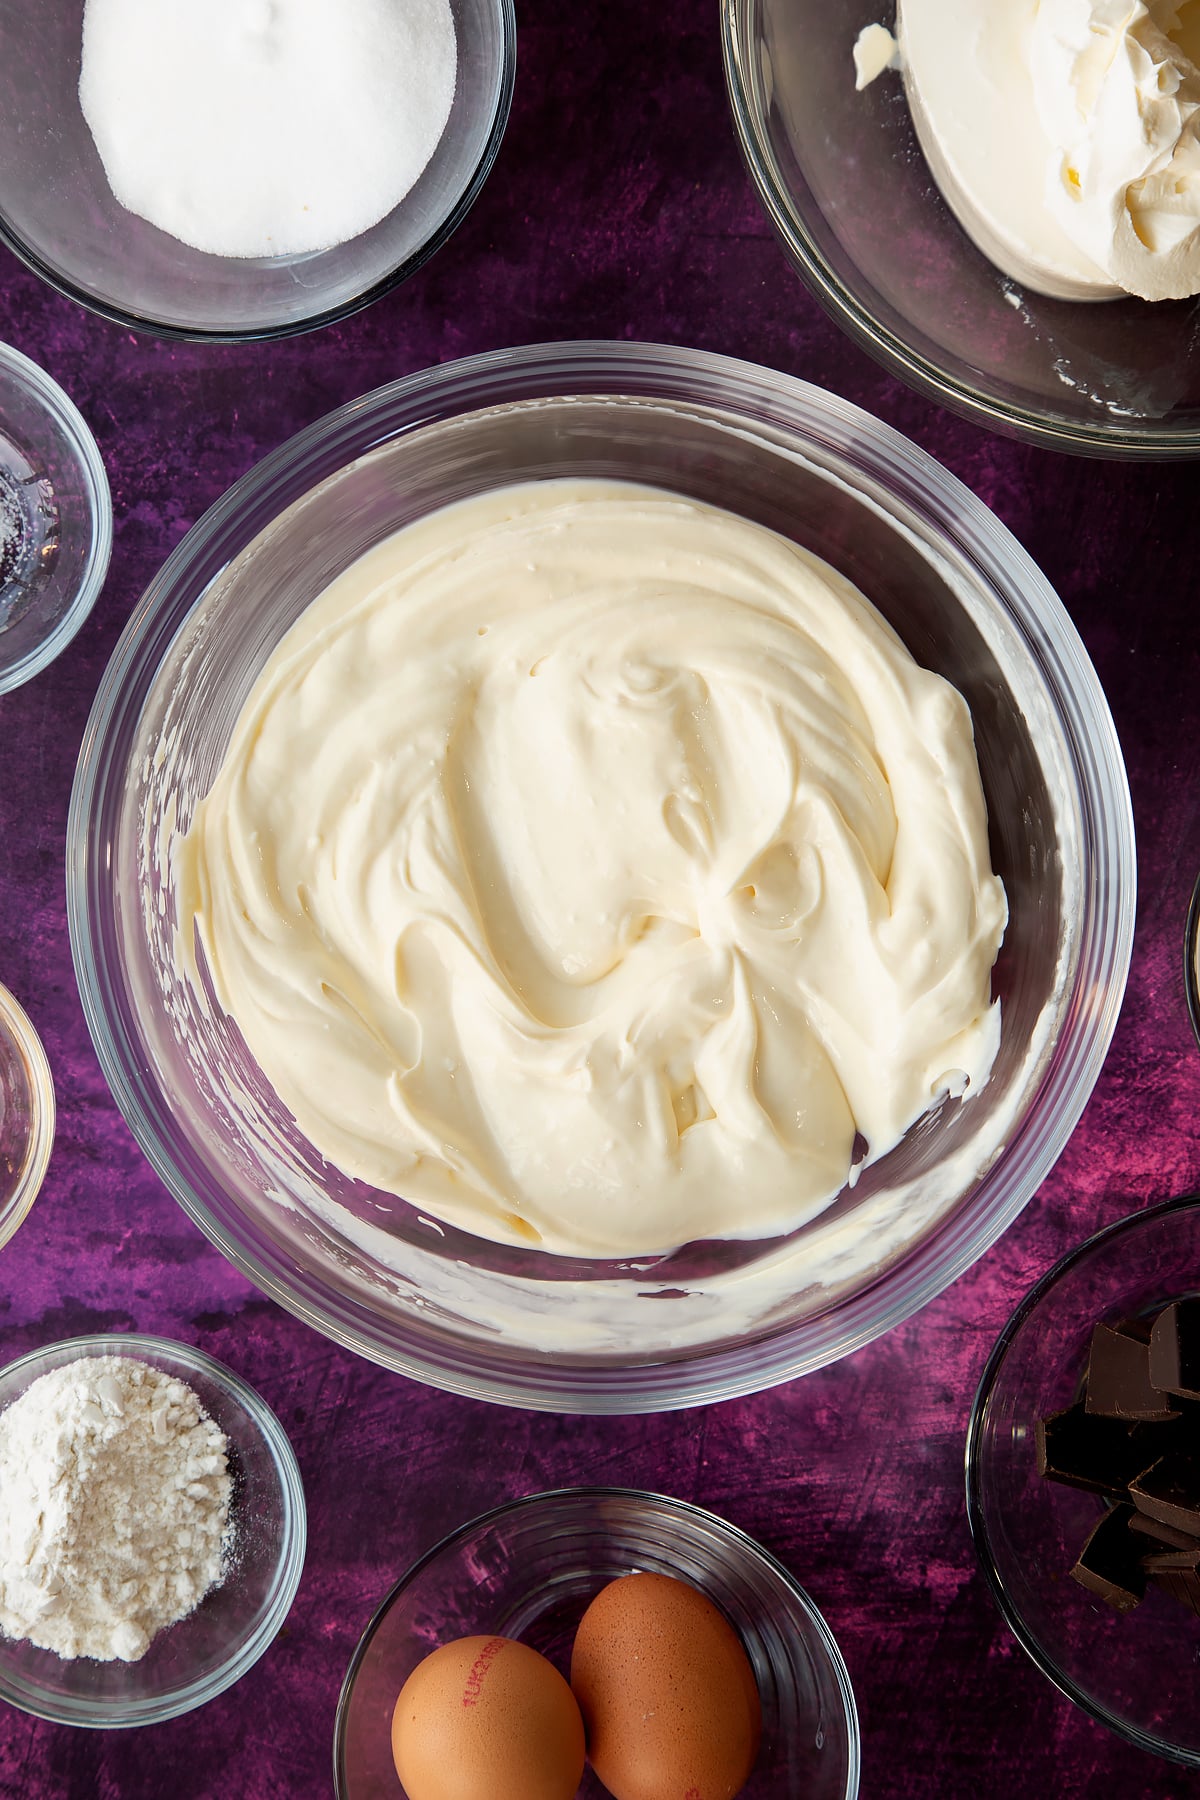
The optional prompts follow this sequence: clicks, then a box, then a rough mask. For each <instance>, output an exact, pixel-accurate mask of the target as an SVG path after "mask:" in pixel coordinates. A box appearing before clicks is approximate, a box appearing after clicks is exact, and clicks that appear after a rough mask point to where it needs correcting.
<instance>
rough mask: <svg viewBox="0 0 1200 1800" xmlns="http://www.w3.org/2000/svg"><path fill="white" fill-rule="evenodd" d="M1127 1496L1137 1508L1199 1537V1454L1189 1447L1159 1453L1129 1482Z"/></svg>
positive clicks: (1177, 1528) (1179, 1529)
mask: <svg viewBox="0 0 1200 1800" xmlns="http://www.w3.org/2000/svg"><path fill="white" fill-rule="evenodd" d="M1129 1498H1130V1499H1131V1500H1132V1501H1133V1504H1134V1505H1135V1506H1136V1507H1137V1509H1138V1511H1139V1512H1144V1513H1146V1514H1148V1515H1149V1517H1150V1518H1152V1519H1159V1520H1161V1521H1162V1523H1163V1524H1164V1525H1173V1526H1174V1527H1175V1529H1176V1531H1186V1532H1188V1533H1189V1535H1190V1536H1192V1537H1200V1457H1198V1456H1197V1455H1195V1453H1194V1452H1192V1451H1189V1450H1185V1451H1174V1452H1170V1453H1168V1454H1167V1455H1166V1456H1163V1457H1161V1458H1160V1459H1159V1461H1158V1462H1156V1463H1154V1464H1153V1465H1152V1467H1151V1468H1149V1469H1143V1470H1142V1472H1141V1474H1140V1475H1137V1476H1135V1478H1134V1479H1133V1480H1132V1481H1131V1482H1130V1483H1129Z"/></svg>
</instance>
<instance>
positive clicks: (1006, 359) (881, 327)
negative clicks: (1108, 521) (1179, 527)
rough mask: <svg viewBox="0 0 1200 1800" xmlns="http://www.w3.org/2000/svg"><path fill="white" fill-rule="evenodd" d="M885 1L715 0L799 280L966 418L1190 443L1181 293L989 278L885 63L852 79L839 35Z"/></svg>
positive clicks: (758, 163) (769, 209) (729, 75)
mask: <svg viewBox="0 0 1200 1800" xmlns="http://www.w3.org/2000/svg"><path fill="white" fill-rule="evenodd" d="M995 3H996V4H999V3H1000V0H995ZM895 12H896V8H895V4H894V0H843V3H842V4H840V5H837V6H830V5H828V4H827V3H826V0H721V22H722V40H723V45H724V54H725V72H726V81H727V85H728V89H729V97H730V104H731V107H732V110H733V119H734V126H735V130H736V132H737V136H738V140H739V142H740V144H741V148H742V153H743V155H744V157H745V159H746V164H747V167H748V169H749V171H750V176H751V179H752V180H753V182H754V184H755V187H756V188H757V190H758V194H759V198H760V200H761V201H762V204H763V206H764V208H765V209H766V213H767V216H768V218H769V219H770V220H771V222H772V224H773V225H774V227H775V229H776V230H777V232H778V233H779V236H780V237H781V239H782V241H783V244H784V247H785V249H786V250H787V252H788V255H789V256H790V258H791V260H792V262H793V263H794V264H795V266H796V268H797V269H798V270H799V272H800V274H801V275H802V277H803V278H804V280H805V281H806V282H807V284H808V286H809V287H810V288H811V289H812V291H813V293H814V294H815V295H816V297H817V299H818V300H820V302H821V303H822V305H823V306H824V307H825V309H826V311H827V312H829V313H830V314H831V315H832V317H833V318H834V319H835V320H836V321H837V322H838V324H840V325H842V326H843V327H844V328H845V329H846V330H847V331H849V333H850V335H851V336H852V337H854V338H856V339H857V340H858V342H859V343H860V344H861V345H862V346H863V347H864V349H866V350H869V351H870V352H871V353H872V354H873V355H874V356H876V357H877V358H878V359H879V360H880V361H881V362H882V363H883V364H884V365H885V366H886V367H887V368H889V369H891V370H892V371H893V372H894V373H895V374H897V375H899V376H900V377H901V378H902V379H903V380H905V381H908V382H911V383H912V385H913V386H914V387H917V388H919V389H921V391H922V392H924V393H926V394H928V395H930V396H931V397H932V398H933V399H935V400H938V401H941V403H942V404H943V405H945V406H950V407H953V408H954V410H955V411H956V412H960V413H964V414H965V415H966V416H967V417H968V418H971V419H974V420H976V422H977V423H979V424H982V425H986V426H989V427H990V428H992V429H993V430H997V431H1002V432H1005V433H1007V434H1009V435H1010V436H1014V437H1021V438H1026V439H1030V440H1032V441H1033V442H1035V443H1042V444H1048V445H1051V446H1052V447H1054V448H1056V449H1060V450H1072V451H1078V452H1082V453H1084V454H1089V455H1094V456H1119V457H1131V458H1132V457H1194V456H1200V333H1198V332H1197V330H1196V302H1195V301H1194V300H1193V301H1187V300H1180V301H1170V302H1168V301H1160V302H1157V303H1150V302H1147V301H1144V300H1135V299H1132V298H1130V299H1125V300H1118V301H1107V302H1103V303H1096V302H1073V301H1064V300H1049V299H1046V298H1045V297H1044V296H1042V295H1040V294H1035V293H1032V292H1030V291H1028V290H1027V289H1025V288H1023V287H1019V286H1018V285H1017V284H1016V283H1015V282H1014V281H1011V280H1010V279H1008V277H1006V276H1004V275H1002V274H1001V272H1000V271H999V270H998V269H997V268H995V267H994V266H993V264H992V263H990V262H989V261H988V259H987V258H986V257H985V256H984V255H983V253H982V251H980V250H977V249H976V248H975V245H974V244H973V243H972V241H971V239H970V238H969V237H968V236H967V234H966V232H965V231H964V230H963V228H962V226H961V225H960V224H959V223H958V220H957V219H956V218H955V217H954V214H953V213H952V212H951V211H950V208H949V207H948V206H947V205H946V203H945V201H944V200H943V199H942V197H941V195H940V193H939V192H938V189H937V186H936V184H935V182H934V180H933V177H932V175H931V174H930V172H929V169H928V166H927V165H926V162H925V158H924V156H923V155H922V153H921V149H920V146H919V145H918V143H917V137H916V133H915V131H914V129H913V124H912V119H911V117H910V115H909V110H908V102H907V100H906V99H905V96H904V88H903V83H902V81H901V78H900V76H899V75H897V74H887V75H883V76H881V77H879V79H878V80H876V81H875V82H874V83H873V84H872V86H871V87H869V88H867V89H866V90H865V91H864V92H862V93H856V92H855V87H854V66H853V62H852V51H853V46H854V40H855V38H856V37H857V36H858V33H859V31H860V30H861V29H862V27H863V26H864V25H872V24H876V23H879V22H880V21H882V22H883V23H884V24H886V25H891V24H892V23H893V22H894V19H895Z"/></svg>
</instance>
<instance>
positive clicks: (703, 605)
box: [174, 480, 1007, 1256]
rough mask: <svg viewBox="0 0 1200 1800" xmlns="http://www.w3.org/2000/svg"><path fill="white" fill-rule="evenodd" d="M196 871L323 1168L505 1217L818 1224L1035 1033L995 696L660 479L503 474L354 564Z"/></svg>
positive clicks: (628, 1226) (515, 1230)
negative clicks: (978, 693)
mask: <svg viewBox="0 0 1200 1800" xmlns="http://www.w3.org/2000/svg"><path fill="white" fill-rule="evenodd" d="M174 879H175V884H176V894H177V905H178V918H179V954H180V957H181V959H182V961H183V963H184V966H185V968H186V969H187V971H188V973H189V975H190V978H191V979H193V980H199V979H200V969H199V965H198V962H197V961H196V960H195V959H197V958H198V957H199V958H202V959H203V961H204V963H205V964H206V965H207V970H208V973H209V976H210V978H211V981H212V983H213V986H214V989H215V992H216V995H217V998H218V1000H219V1002H220V1004H221V1005H222V1006H223V1007H224V1008H225V1009H226V1011H227V1012H228V1013H229V1014H230V1015H231V1016H232V1018H233V1019H234V1020H235V1021H236V1023H237V1026H238V1027H239V1029H240V1031H241V1032H242V1034H243V1036H244V1038H245V1041H246V1043H247V1045H248V1047H249V1049H250V1051H251V1052H252V1054H253V1056H254V1057H255V1058H256V1059H257V1061H258V1063H259V1064H260V1066H261V1068H262V1070H263V1071H264V1073H265V1074H266V1076H267V1077H268V1079H269V1080H270V1082H271V1083H272V1084H273V1086H274V1088H275V1089H276V1091H277V1093H278V1094H279V1096H280V1098H281V1100H282V1101H283V1102H284V1104H285V1105H286V1106H287V1107H288V1108H289V1109H290V1111H291V1112H292V1113H293V1114H294V1116H295V1118H296V1120H297V1122H298V1124H299V1126H300V1127H301V1129H302V1130H303V1132H304V1133H305V1134H306V1136H307V1137H308V1138H309V1139H310V1140H311V1142H312V1143H313V1144H314V1145H315V1146H316V1147H317V1148H318V1150H319V1151H320V1152H321V1153H322V1154H323V1155H324V1157H325V1158H326V1159H327V1160H328V1161H329V1162H331V1163H332V1164H334V1165H336V1166H337V1167H338V1168H340V1169H341V1170H343V1171H345V1172H346V1173H347V1174H349V1175H351V1176H354V1177H359V1178H361V1179H363V1180H364V1181H367V1182H370V1183H372V1184H374V1185H375V1186H376V1187H378V1188H380V1189H383V1190H385V1191H389V1192H393V1193H397V1194H401V1195H403V1196H404V1197H405V1198H407V1199H408V1200H410V1201H412V1202H414V1203H415V1204H417V1205H418V1206H419V1207H420V1208H421V1209H422V1210H423V1211H427V1212H429V1213H431V1214H433V1215H434V1216H435V1217H437V1218H440V1219H443V1220H446V1221H450V1222H453V1223H456V1224H459V1225H462V1226H464V1227H466V1228H468V1229H469V1230H471V1231H473V1232H476V1233H479V1234H481V1235H483V1236H485V1237H490V1238H493V1239H496V1240H499V1241H501V1242H514V1243H529V1244H536V1245H539V1246H542V1247H544V1248H546V1249H549V1250H552V1251H558V1252H564V1253H575V1254H581V1255H586V1256H625V1255H636V1254H640V1253H643V1252H647V1251H659V1250H666V1249H670V1248H673V1247H675V1246H676V1245H678V1244H681V1243H684V1242H687V1241H690V1240H694V1239H698V1238H705V1237H714V1236H732V1237H758V1236H769V1235H773V1234H776V1233H779V1232H782V1231H785V1230H788V1229H790V1228H793V1227H795V1226H796V1225H798V1224H799V1223H801V1222H803V1221H804V1220H806V1219H808V1218H811V1217H812V1216H814V1215H815V1214H816V1213H818V1212H819V1211H820V1210H821V1209H823V1208H824V1207H825V1206H826V1205H827V1204H828V1202H829V1201H830V1199H831V1198H832V1197H833V1196H834V1195H836V1194H837V1193H838V1192H839V1190H840V1189H841V1188H842V1187H843V1185H844V1184H845V1182H846V1180H847V1178H848V1176H850V1175H851V1171H852V1167H854V1166H855V1165H856V1164H857V1163H858V1162H860V1161H862V1160H863V1159H864V1158H865V1159H866V1160H874V1159H876V1158H878V1157H879V1156H881V1155H882V1154H884V1153H885V1152H886V1151H887V1150H888V1149H890V1148H891V1147H892V1146H893V1145H894V1144H895V1143H896V1142H897V1141H898V1139H899V1138H900V1137H901V1136H902V1135H903V1133H904V1132H905V1131H906V1130H907V1128H908V1127H909V1126H910V1125H911V1124H912V1123H913V1122H914V1121H915V1120H916V1119H918V1118H920V1117H921V1115H922V1114H924V1113H925V1112H927V1111H928V1110H929V1109H930V1108H931V1107H932V1106H933V1105H934V1104H936V1103H937V1102H938V1101H939V1100H940V1099H941V1098H942V1097H943V1096H944V1095H945V1094H946V1093H947V1092H953V1093H956V1094H966V1095H967V1096H971V1095H974V1094H976V1093H977V1092H978V1091H979V1089H980V1088H981V1087H982V1086H983V1084H984V1083H985V1082H986V1080H987V1077H988V1073H989V1070H990V1068H991V1065H992V1061H993V1058H994V1055H995V1052H996V1049H997V1045H998V1041H999V1007H998V1003H996V1002H994V1001H992V999H991V997H990V971H991V968H992V964H993V961H994V959H995V956H996V953H997V950H998V947H999V945H1000V941H1001V938H1002V935H1003V931H1004V927H1005V923H1006V917H1007V912H1006V903H1005V897H1004V891H1003V888H1002V885H1001V883H1000V881H999V880H998V879H997V877H996V876H995V875H994V874H993V872H992V870H991V866H990V862H989V855H988V843H987V820H986V814H985V807H984V799H983V793H982V789H981V785H980V778H979V771H978V766H977V762H976V757H975V751H974V745H973V739H972V730H971V721H970V717H969V714H968V711H967V707H966V705H965V703H964V701H963V699H962V698H961V696H960V695H959V694H958V693H957V692H956V690H955V689H954V688H952V687H951V686H949V685H948V684H947V683H946V682H945V681H944V680H942V679H941V678H940V677H939V676H937V675H935V674H932V673H930V672H929V671H927V670H924V669H921V668H919V667H918V666H917V664H916V663H915V662H914V660H913V658H912V657H911V656H910V654H909V653H908V651H907V650H906V649H905V647H904V645H903V644H902V643H901V642H900V641H899V639H898V638H897V637H896V636H895V634H894V633H893V632H892V630H891V629H890V627H889V626H888V625H887V624H886V622H885V621H884V620H883V618H882V617H881V616H880V614H879V613H878V612H876V611H875V609H874V608H873V607H872V606H871V605H870V604H869V603H868V602H867V601H866V600H865V599H864V597H863V596H862V595H861V594H860V593H859V592H858V591H857V590H856V589H855V588H854V587H853V586H852V585H851V584H850V583H849V582H847V581H846V580H844V579H843V578H842V577H841V576H840V575H839V574H837V572H836V571H835V570H833V569H832V568H830V567H828V566H827V565H826V564H824V563H822V562H820V561H819V560H818V559H817V558H815V557H813V556H811V555H809V554H807V553H806V552H804V551H803V550H800V549H798V548H797V547H796V546H795V545H794V544H792V543H790V542H788V541H786V540H784V539H783V538H781V537H779V536H776V535H775V534H773V533H771V532H769V531H766V530H764V529H763V528H761V527H758V526H756V525H752V524H750V523H748V522H746V521H744V520H742V519H739V518H737V517H735V516H734V515H732V514H730V513H726V512H723V511H720V510H717V509H715V508H712V507H705V506H702V505H697V504H694V503H692V502H689V501H687V500H684V499H682V498H680V497H677V496H674V495H672V494H669V493H665V492H662V491H659V490H655V489H650V488H642V487H635V486H630V485H616V484H610V483H607V482H601V481H589V480H553V481H546V482H541V483H528V484H525V485H518V486H513V487H509V488H506V489H500V490H497V491H493V492H491V493H487V494H484V495H481V496H479V497H476V498H473V499H471V500H467V501H463V502H461V503H459V504H457V505H455V506H451V507H448V508H446V509H444V510H442V511H440V512H438V513H435V514H433V515H431V516H430V517H428V518H426V519H423V520H421V521H420V522H418V523H416V524H414V525H411V526H408V527H407V528H405V529H404V530H402V531H400V532H399V533H397V534H396V535H395V536H393V537H392V538H390V539H388V540H387V541H386V542H384V543H382V544H381V545H379V546H378V547H377V548H376V549H374V550H372V551H371V552H369V553H368V554H367V555H366V556H364V557H363V558H362V559H361V560H359V561H358V562H356V563H355V564H354V565H353V566H352V567H350V568H349V569H348V570H346V572H345V573H344V574H342V575H341V576H340V577H339V578H338V579H337V580H335V581H334V582H333V583H332V585H331V586H330V587H329V588H328V589H327V590H326V591H325V593H324V594H322V595H321V596H320V597H319V598H318V599H317V600H316V601H315V602H314V603H313V604H312V605H311V606H309V607H308V609H307V610H306V611H305V612H304V613H303V615H302V616H301V617H300V619H299V620H298V621H297V623H296V625H295V626H294V627H293V629H292V630H291V631H290V632H289V633H288V634H287V636H286V637H285V638H284V639H283V640H282V642H281V643H280V645H279V646H278V648H277V650H276V651H275V653H274V654H273V656H272V657H271V659H270V660H269V662H268V663H267V665H266V666H265V668H264V670H263V672H262V674H261V676H260V677H259V679H258V681H257V682H256V684H255V686H254V689H253V691H252V693H251V694H250V696H249V698H248V699H247V701H246V703H245V706H244V708H243V711H242V713H241V716H240V719H239V721H238V724H237V726H236V729H235V731H234V734H233V738H232V741H231V743H230V746H229V749H228V753H227V756H226V759H225V762H224V765H223V767H222V769H221V771H220V773H219V775H218V777H217V779H216V781H215V782H214V784H213V786H212V788H211V791H210V792H209V794H208V795H207V797H206V798H205V799H204V800H203V802H202V803H201V804H200V806H199V808H198V810H197V812H196V814H195V816H194V818H193V820H192V822H191V825H190V828H189V830H188V831H187V833H186V836H185V837H183V838H182V839H181V840H178V841H177V843H176V846H175V859H174Z"/></svg>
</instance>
